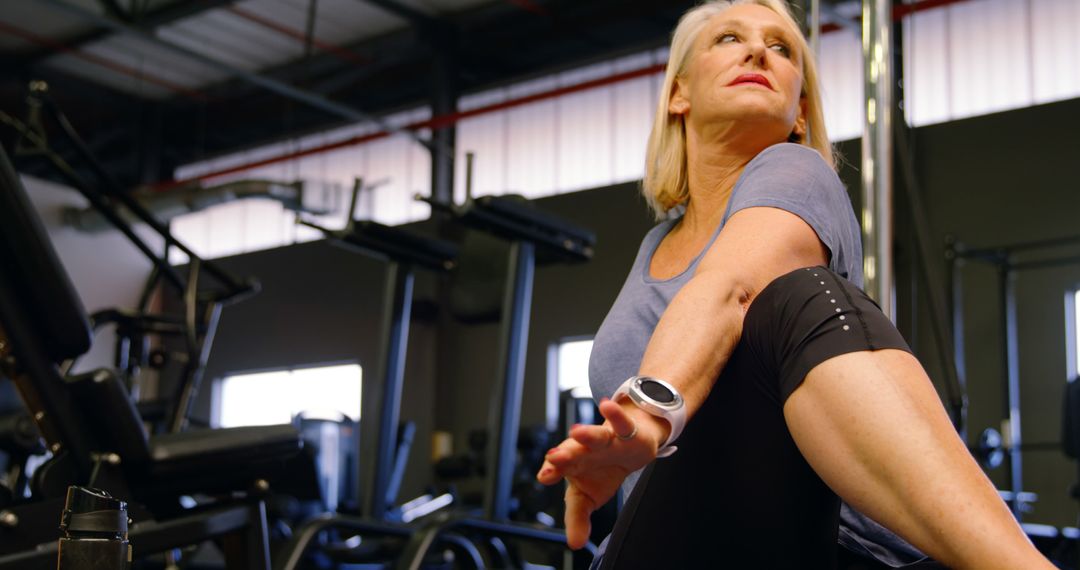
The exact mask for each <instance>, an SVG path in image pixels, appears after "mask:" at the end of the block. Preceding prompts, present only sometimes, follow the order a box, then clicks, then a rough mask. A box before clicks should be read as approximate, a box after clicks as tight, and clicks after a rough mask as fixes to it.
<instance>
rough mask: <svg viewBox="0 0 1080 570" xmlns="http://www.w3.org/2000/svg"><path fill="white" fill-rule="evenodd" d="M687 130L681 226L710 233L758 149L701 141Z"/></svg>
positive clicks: (693, 233)
mask: <svg viewBox="0 0 1080 570" xmlns="http://www.w3.org/2000/svg"><path fill="white" fill-rule="evenodd" d="M694 135H695V133H693V132H692V131H690V130H689V129H688V132H687V141H686V143H687V145H686V146H687V149H686V150H687V156H686V159H687V164H686V166H687V175H688V177H689V185H690V200H689V202H688V203H687V205H686V214H685V215H684V216H683V219H682V222H681V223H680V226H682V227H681V228H680V229H681V231H684V232H688V235H690V236H698V237H702V236H705V235H712V233H713V231H714V230H716V227H717V226H718V225H719V224H720V219H721V218H722V217H723V215H724V211H725V210H726V209H727V203H728V200H729V199H730V198H731V192H732V190H734V188H735V182H737V181H738V180H739V176H741V175H742V172H743V170H744V169H746V165H747V164H748V163H749V162H750V161H751V160H752V159H753V158H754V157H755V156H757V154H758V152H760V149H757V150H747V148H746V147H745V145H738V146H736V145H734V144H731V143H730V142H727V143H726V142H723V141H717V142H712V141H709V142H704V141H702V140H701V139H700V138H699V137H696V136H694Z"/></svg>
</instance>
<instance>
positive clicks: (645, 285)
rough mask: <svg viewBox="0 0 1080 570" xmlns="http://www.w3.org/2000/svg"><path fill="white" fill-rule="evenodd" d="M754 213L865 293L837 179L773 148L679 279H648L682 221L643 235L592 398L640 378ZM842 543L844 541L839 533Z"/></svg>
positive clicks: (593, 360)
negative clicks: (661, 335)
mask: <svg viewBox="0 0 1080 570" xmlns="http://www.w3.org/2000/svg"><path fill="white" fill-rule="evenodd" d="M754 207H770V208H779V209H782V210H786V211H788V212H791V213H792V214H795V215H796V216H799V217H800V218H802V219H803V221H805V222H806V223H807V224H808V225H809V226H810V227H811V228H813V230H814V231H815V232H816V233H817V235H818V238H819V239H820V240H821V242H822V243H823V244H825V247H827V248H828V250H829V268H830V269H832V270H833V271H835V272H836V273H837V274H839V275H841V276H842V277H845V278H846V279H848V280H849V281H851V282H852V283H854V284H855V285H857V286H859V287H862V281H863V275H862V242H861V240H860V229H859V224H858V221H857V220H856V219H855V212H854V211H853V210H852V207H851V201H850V199H849V198H848V195H847V192H846V191H845V190H844V185H843V183H841V182H840V178H839V177H838V176H837V175H836V172H834V171H833V169H832V168H830V167H829V165H828V164H826V163H825V161H824V160H823V159H822V157H821V155H820V154H818V153H817V151H815V150H813V149H811V148H809V147H805V146H802V145H797V144H791V143H781V144H777V145H774V146H771V147H769V148H767V149H765V150H764V151H762V152H761V153H760V154H758V155H757V156H756V157H754V159H753V160H751V161H750V163H749V164H747V165H746V169H745V170H744V171H743V173H742V175H741V176H740V177H739V180H738V181H737V182H736V183H735V188H734V189H733V190H732V194H731V198H730V200H728V205H727V210H726V211H725V212H724V216H723V218H722V219H721V222H720V225H719V227H717V228H716V230H715V232H714V233H713V235H712V237H711V238H710V239H709V242H708V243H707V244H706V245H705V247H704V249H702V251H701V252H699V253H698V255H697V256H696V257H694V259H693V260H692V261H691V262H690V264H689V265H688V266H687V267H686V269H685V270H684V271H683V272H682V273H680V274H678V275H676V276H674V277H671V278H669V279H656V278H654V277H652V276H651V275H650V274H649V266H650V265H651V262H652V256H653V253H654V252H655V251H656V248H657V246H658V245H659V244H660V242H661V240H663V238H664V236H666V235H667V233H668V232H669V231H671V229H672V228H673V227H674V226H675V224H676V223H678V221H679V219H673V220H668V221H665V222H662V223H660V224H659V225H657V226H656V227H655V228H653V229H652V230H650V231H649V233H648V234H646V235H645V239H644V240H642V242H641V247H640V249H639V250H638V254H637V258H636V259H635V260H634V265H633V267H632V268H631V269H630V274H629V275H628V276H627V278H626V282H625V283H624V284H623V287H622V290H621V291H620V292H619V296H618V297H617V298H616V299H615V304H614V305H612V307H611V310H610V311H609V312H608V315H607V317H605V318H604V322H603V324H601V325H600V329H599V330H598V331H597V333H596V337H595V339H594V341H593V349H592V355H591V357H590V358H589V383H590V385H591V386H592V392H593V397H594V398H596V399H597V400H599V399H601V398H610V397H611V396H612V394H614V393H615V390H616V389H617V388H618V387H619V386H620V385H621V384H622V383H623V382H624V381H625V380H626V379H627V378H629V377H630V376H633V375H635V374H637V373H638V369H639V368H640V366H641V359H642V357H643V356H644V354H645V347H646V345H647V344H648V342H649V339H650V338H651V337H652V333H653V330H654V329H655V328H656V324H657V323H658V322H659V320H660V316H661V315H662V314H663V313H664V310H665V309H667V306H668V304H669V303H670V302H671V299H672V298H674V297H675V294H676V293H678V292H679V290H680V289H681V288H682V287H683V286H684V285H686V283H687V282H688V281H689V280H690V278H691V277H693V275H694V272H695V271H696V270H697V265H698V263H699V262H700V261H701V258H702V256H703V255H704V253H705V251H707V250H708V249H709V247H710V246H711V245H712V243H713V241H715V240H716V236H717V235H719V234H720V230H721V229H723V227H724V224H725V223H727V220H728V219H729V218H731V216H732V215H734V214H735V213H736V212H738V211H740V210H743V209H745V208H754ZM746 262H747V263H753V260H750V259H748V260H746ZM639 475H640V471H639V472H635V473H632V474H631V475H630V476H629V477H627V479H626V481H625V482H624V483H623V494H624V496H629V494H630V491H631V490H632V489H633V487H634V485H635V484H636V483H637V480H638V477H639ZM844 511H845V513H846V516H856V517H857V518H859V520H860V521H861V520H862V518H861V515H857V513H856V515H851V514H850V512H849V511H848V509H846V508H845V509H844ZM851 512H853V511H851ZM858 528H862V526H859V527H858ZM882 530H884V529H882ZM886 532H887V531H886ZM841 536H842V538H844V533H843V532H842V533H841ZM870 538H871V539H873V538H874V537H870ZM886 558H887V557H886ZM905 560H906V558H905ZM883 561H888V560H883Z"/></svg>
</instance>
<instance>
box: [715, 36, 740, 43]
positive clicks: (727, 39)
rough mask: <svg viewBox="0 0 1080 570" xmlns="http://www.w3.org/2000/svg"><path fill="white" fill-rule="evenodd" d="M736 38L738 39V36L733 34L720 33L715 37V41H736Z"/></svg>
mask: <svg viewBox="0 0 1080 570" xmlns="http://www.w3.org/2000/svg"><path fill="white" fill-rule="evenodd" d="M738 39H739V38H738V36H736V35H735V34H720V35H719V36H717V38H716V43H718V44H727V43H731V42H733V41H736V40H738Z"/></svg>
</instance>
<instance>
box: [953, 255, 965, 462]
mask: <svg viewBox="0 0 1080 570" xmlns="http://www.w3.org/2000/svg"><path fill="white" fill-rule="evenodd" d="M950 251H951V252H952V254H953V255H952V259H951V260H950V261H949V290H950V292H951V295H952V331H953V363H954V364H955V366H956V380H957V383H958V384H959V385H960V388H961V389H962V390H963V391H964V392H965V394H966V392H967V361H966V360H965V359H966V350H965V348H964V276H963V271H964V260H963V259H961V258H960V256H958V255H956V251H955V250H950ZM957 419H959V422H958V423H959V424H960V425H959V426H957V430H958V432H959V433H960V438H961V439H963V440H964V441H967V414H966V409H964V410H962V411H961V415H960V418H955V417H954V418H953V421H954V422H957Z"/></svg>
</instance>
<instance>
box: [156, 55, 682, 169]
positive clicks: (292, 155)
mask: <svg viewBox="0 0 1080 570" xmlns="http://www.w3.org/2000/svg"><path fill="white" fill-rule="evenodd" d="M666 67H667V64H664V63H661V64H657V65H650V66H649V67H643V68H641V69H635V70H633V71H626V72H623V73H616V74H615V75H609V76H607V77H602V78H600V79H593V80H591V81H586V82H584V83H578V84H576V85H570V86H568V87H559V88H557V89H551V90H549V91H544V92H541V93H535V94H533V95H527V96H525V97H520V98H518V99H511V100H509V101H503V102H501V103H494V104H492V105H486V106H484V107H477V108H476V109H469V110H468V111H459V112H457V113H447V114H445V115H437V116H434V117H432V118H430V119H427V120H424V121H417V122H415V123H410V124H408V125H405V127H404V128H405V129H408V130H413V131H416V130H420V129H441V128H443V127H447V126H449V125H452V124H455V123H457V122H458V121H461V120H463V119H467V118H469V117H475V116H478V115H485V114H487V113H494V112H495V111H501V110H503V109H510V108H512V107H520V106H522V105H528V104H529V103H535V102H537V101H543V100H545V99H551V98H553V97H559V96H562V95H568V94H570V93H576V92H578V91H586V90H589V89H593V88H596V87H601V86H604V85H610V84H612V83H621V82H623V81H627V80H630V79H634V78H637V77H644V76H648V75H654V74H656V73H660V72H661V71H663V70H664V69H665V68H666ZM389 135H390V133H389V132H387V131H380V132H377V133H371V134H367V135H360V136H355V137H351V138H348V139H344V140H340V141H337V142H333V143H328V144H324V145H320V146H316V147H312V148H307V149H304V150H299V151H293V152H288V153H284V154H279V155H276V156H271V157H269V158H265V159H262V160H257V161H255V162H249V163H245V164H241V165H238V166H233V167H231V168H223V169H221V170H215V171H213V172H207V173H206V174H201V175H199V176H192V177H190V178H184V179H181V180H169V181H165V182H159V183H157V184H155V185H153V186H152V187H151V188H152V189H154V190H168V189H170V188H175V187H177V186H183V185H185V184H190V183H192V182H198V181H201V180H206V179H209V178H216V177H218V176H224V175H226V174H235V173H237V172H243V171H245V170H251V169H253V168H258V167H260V166H266V165H269V164H275V163H278V162H284V161H287V160H293V159H297V158H303V157H305V156H311V155H313V154H320V153H323V152H329V151H331V150H337V149H339V148H343V147H347V146H353V145H358V144H363V143H366V142H370V141H373V140H377V139H381V138H385V137H387V136H389Z"/></svg>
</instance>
